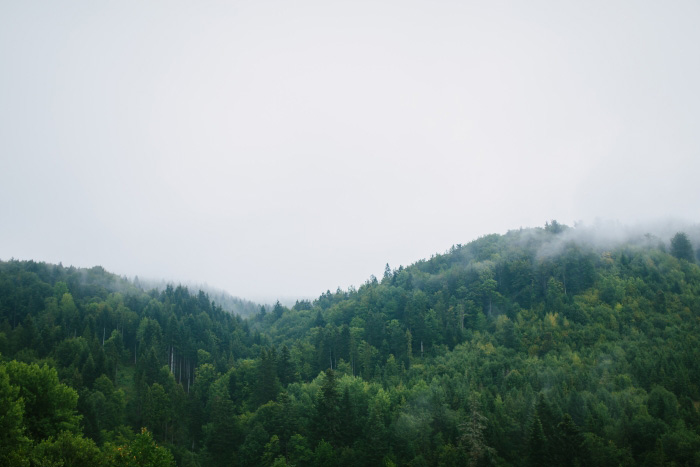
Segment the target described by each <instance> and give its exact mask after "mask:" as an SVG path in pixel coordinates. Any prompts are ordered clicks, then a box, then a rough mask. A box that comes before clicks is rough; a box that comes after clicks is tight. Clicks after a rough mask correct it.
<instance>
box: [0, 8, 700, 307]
mask: <svg viewBox="0 0 700 467" xmlns="http://www.w3.org/2000/svg"><path fill="white" fill-rule="evenodd" d="M699 20H700V4H698V3H697V2H690V1H688V2H681V1H678V2H664V3H663V4H661V3H659V2H648V1H627V2H602V1H601V2H596V1H594V2H576V3H574V2H566V3H564V2H554V1H550V2H537V1H535V2H526V3H525V2H516V1H512V2H509V1H499V2H468V1H467V2H465V1H462V2H452V1H443V2H429V1H410V0H409V1H402V2H398V1H381V0H379V1H372V2H366V1H337V2H321V1H306V0H300V1H297V2H278V1H264V0H261V1H256V2H247V1H200V2H136V1H121V2H94V1H71V0H67V1H64V2H49V1H31V2H2V3H0V67H1V71H2V72H0V258H2V259H4V260H7V259H10V258H12V257H14V258H18V259H34V260H37V261H47V262H56V263H57V262H62V263H63V264H64V265H75V266H81V267H90V266H93V265H101V266H103V267H104V268H105V269H107V270H109V271H112V272H116V273H119V274H123V275H127V276H130V277H131V276H134V275H138V276H139V277H148V278H153V279H161V278H163V279H166V280H176V281H185V282H190V283H207V284H210V285H211V286H212V287H217V288H221V289H225V290H227V291H228V292H230V293H232V294H234V295H237V296H241V297H245V298H248V299H253V300H260V301H266V302H273V301H274V300H275V299H277V298H283V299H285V298H286V299H290V298H291V299H293V298H295V297H314V296H318V295H319V294H320V293H322V292H324V291H325V290H327V289H331V290H334V289H335V288H336V287H338V286H340V287H342V288H345V287H347V286H349V285H351V284H354V285H359V284H361V283H363V282H364V281H365V280H366V279H367V278H368V277H369V275H370V274H375V275H377V276H381V273H382V271H383V270H384V265H385V263H389V264H390V266H391V267H392V268H394V267H398V266H399V265H407V264H410V263H412V262H414V261H416V260H418V259H421V258H426V257H429V256H430V255H431V254H432V253H435V252H443V251H445V250H446V249H448V248H449V247H450V246H451V245H452V244H456V243H467V242H469V241H471V240H473V239H475V238H477V237H479V236H481V235H485V234H488V233H493V232H496V233H505V232H506V231H507V230H509V229H517V228H519V227H528V226H542V225H544V223H545V221H547V220H550V219H557V220H558V221H559V222H562V223H565V224H568V225H574V224H575V223H577V222H578V223H583V225H591V226H592V225H595V224H596V222H598V223H601V222H602V223H613V224H614V223H620V224H622V225H639V224H643V223H645V222H647V223H648V222H651V221H656V220H662V221H664V222H665V221H666V220H667V219H674V222H681V223H683V222H686V223H691V224H692V223H697V222H698V219H699V216H698V214H699V213H698V203H697V200H698V199H700V184H699V183H698V181H697V179H698V174H700V157H698V156H699V155H700V134H699V133H698V131H697V130H698V128H700V110H699V109H700V93H699V92H698V89H699V88H698V86H697V83H698V82H700V55H699V54H698V53H697V44H699V43H700V29H699V28H697V24H698V21H699ZM696 247H697V245H696Z"/></svg>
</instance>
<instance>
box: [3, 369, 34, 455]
mask: <svg viewBox="0 0 700 467" xmlns="http://www.w3.org/2000/svg"><path fill="white" fill-rule="evenodd" d="M23 413H24V401H23V400H22V399H20V397H19V388H18V387H17V386H12V385H11V384H10V378H9V376H8V375H7V372H6V371H5V367H4V365H3V366H0V465H25V464H26V449H27V448H28V446H29V443H30V441H29V439H28V438H27V437H26V436H25V435H24V424H23Z"/></svg>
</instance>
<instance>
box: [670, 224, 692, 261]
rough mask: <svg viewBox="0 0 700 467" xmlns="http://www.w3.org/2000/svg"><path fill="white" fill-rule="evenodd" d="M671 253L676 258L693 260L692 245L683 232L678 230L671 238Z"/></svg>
mask: <svg viewBox="0 0 700 467" xmlns="http://www.w3.org/2000/svg"><path fill="white" fill-rule="evenodd" d="M671 254H672V255H673V256H675V257H676V258H678V259H684V260H686V261H688V262H689V263H694V262H695V255H694V254H693V245H692V244H691V243H690V240H688V236H687V235H686V234H685V233H683V232H678V233H677V234H676V235H674V236H673V238H672V239H671Z"/></svg>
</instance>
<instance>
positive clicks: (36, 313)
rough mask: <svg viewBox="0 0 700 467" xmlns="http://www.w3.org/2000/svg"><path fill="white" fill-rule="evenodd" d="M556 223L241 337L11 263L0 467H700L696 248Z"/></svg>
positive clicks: (1, 348)
mask: <svg viewBox="0 0 700 467" xmlns="http://www.w3.org/2000/svg"><path fill="white" fill-rule="evenodd" d="M576 231H577V229H576V228H567V227H566V226H564V225H561V224H558V223H556V222H552V223H551V224H547V225H546V226H545V227H544V228H535V229H520V230H515V231H511V232H508V233H507V234H505V235H496V234H494V235H488V236H485V237H482V238H479V239H478V240H475V241H473V242H471V243H469V244H466V245H455V246H453V247H452V248H451V249H450V250H449V251H447V252H446V253H445V254H440V255H434V256H433V257H431V258H430V259H427V260H422V261H419V262H417V263H415V264H413V265H411V266H408V267H399V268H398V269H393V270H392V269H391V268H390V267H389V266H388V265H387V267H386V270H385V272H384V274H383V276H382V277H381V278H375V277H371V278H370V279H369V280H368V281H367V282H366V283H364V284H363V285H362V286H360V287H359V288H350V289H349V290H340V289H338V290H337V291H335V292H330V291H327V292H326V293H324V294H322V295H320V296H319V297H318V298H317V299H316V300H314V301H298V302H297V303H296V304H295V305H294V306H293V307H291V308H287V307H285V306H282V305H281V304H279V303H277V304H275V305H274V306H271V307H267V308H265V307H262V308H261V309H260V311H259V312H258V313H256V314H255V315H253V316H249V317H246V318H242V317H240V316H238V315H236V314H232V313H230V312H228V311H225V310H224V309H223V308H222V307H221V305H220V304H218V303H216V302H215V300H213V299H211V297H210V296H209V295H207V294H206V293H204V292H201V291H199V292H194V291H190V290H188V289H187V288H186V287H181V286H178V287H174V286H167V287H166V288H165V289H163V290H158V289H151V290H147V291H146V290H143V289H142V288H141V287H140V286H138V284H135V283H134V282H130V281H127V280H125V279H123V278H120V277H118V276H115V275H113V274H110V273H108V272H106V271H105V270H104V269H102V268H101V267H94V268H92V269H87V270H86V269H77V268H73V267H63V266H61V265H50V264H44V263H37V262H32V261H15V260H11V261H7V262H0V465H8V466H15V465H17V466H30V465H31V466H34V465H36V466H45V465H46V466H60V465H65V466H69V465H71V466H99V465H103V466H122V465H143V466H161V465H162V466H167V465H181V466H229V465H241V466H285V465H286V466H292V465H294V466H328V465H340V466H364V465H380V466H381V465H385V466H391V465H410V466H463V465H470V466H487V465H512V466H533V465H536V466H545V465H556V466H619V465H649V466H657V465H676V466H686V465H700V410H699V409H700V268H699V267H698V265H697V264H696V263H697V258H696V253H695V251H694V249H693V248H694V247H693V245H692V243H691V240H690V239H689V237H688V235H686V234H685V233H683V232H679V233H677V234H676V235H675V236H674V237H673V238H672V239H670V241H669V239H660V238H657V237H654V236H652V235H643V236H640V237H639V238H636V239H629V240H627V241H625V242H617V243H614V244H610V243H608V244H606V245H601V244H599V243H596V242H591V241H586V240H584V239H583V236H578V235H576Z"/></svg>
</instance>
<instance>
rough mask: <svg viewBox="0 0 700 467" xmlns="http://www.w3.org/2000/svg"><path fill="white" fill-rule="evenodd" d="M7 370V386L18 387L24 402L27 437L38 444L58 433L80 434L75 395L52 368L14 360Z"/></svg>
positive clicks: (76, 397)
mask: <svg viewBox="0 0 700 467" xmlns="http://www.w3.org/2000/svg"><path fill="white" fill-rule="evenodd" d="M6 370H7V374H8V375H9V380H10V384H11V385H13V386H17V387H19V396H20V397H21V398H22V400H24V422H25V426H26V427H27V434H28V435H29V437H30V438H32V439H34V440H37V441H38V440H42V439H46V438H48V437H49V436H56V435H58V434H59V433H60V432H61V431H70V432H72V433H79V432H80V425H79V420H80V417H79V416H78V414H77V412H76V407H77V404H78V393H77V392H76V391H75V389H72V388H69V387H68V386H66V385H65V384H62V383H60V382H59V380H58V372H57V371H56V370H55V369H54V368H51V367H49V366H48V365H46V364H44V365H43V366H41V367H40V366H39V365H37V364H36V363H32V364H26V363H20V362H17V361H14V360H13V361H11V362H9V363H8V364H7V366H6Z"/></svg>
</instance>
